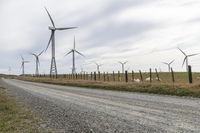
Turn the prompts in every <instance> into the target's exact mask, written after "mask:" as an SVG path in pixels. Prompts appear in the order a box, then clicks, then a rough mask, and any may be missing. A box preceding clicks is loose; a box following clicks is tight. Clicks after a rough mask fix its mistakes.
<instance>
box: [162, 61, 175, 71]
mask: <svg viewBox="0 0 200 133" xmlns="http://www.w3.org/2000/svg"><path fill="white" fill-rule="evenodd" d="M174 61H175V60H172V61H171V62H169V63H167V62H162V63H163V64H165V65H167V66H168V70H169V72H171V64H172V63H173V62H174Z"/></svg>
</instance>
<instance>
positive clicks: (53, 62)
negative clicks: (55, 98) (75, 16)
mask: <svg viewBox="0 0 200 133" xmlns="http://www.w3.org/2000/svg"><path fill="white" fill-rule="evenodd" d="M45 10H46V12H47V14H48V16H49V18H50V20H51V23H52V26H49V30H51V36H50V39H49V42H48V45H47V48H46V50H47V49H48V47H49V45H50V43H51V46H52V48H51V49H52V58H51V67H50V75H52V74H55V75H57V67H56V58H55V32H56V31H57V30H69V29H74V28H77V27H67V28H57V27H56V26H55V23H54V21H53V19H52V17H51V15H50V13H49V12H48V10H47V9H46V8H45ZM46 50H45V51H46Z"/></svg>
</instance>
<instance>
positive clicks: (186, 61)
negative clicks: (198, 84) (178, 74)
mask: <svg viewBox="0 0 200 133" xmlns="http://www.w3.org/2000/svg"><path fill="white" fill-rule="evenodd" d="M178 49H179V50H180V51H181V53H183V55H184V56H185V58H184V60H183V64H182V66H184V64H185V63H186V71H188V57H192V56H195V55H198V54H199V53H197V54H190V55H187V54H186V53H185V52H183V50H181V49H180V48H178Z"/></svg>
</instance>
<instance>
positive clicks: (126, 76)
mask: <svg viewBox="0 0 200 133" xmlns="http://www.w3.org/2000/svg"><path fill="white" fill-rule="evenodd" d="M125 81H126V82H128V71H127V70H126V71H125Z"/></svg>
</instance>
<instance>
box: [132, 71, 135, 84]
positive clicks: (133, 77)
mask: <svg viewBox="0 0 200 133" xmlns="http://www.w3.org/2000/svg"><path fill="white" fill-rule="evenodd" d="M134 80H135V74H134V71H132V82H134Z"/></svg>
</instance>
